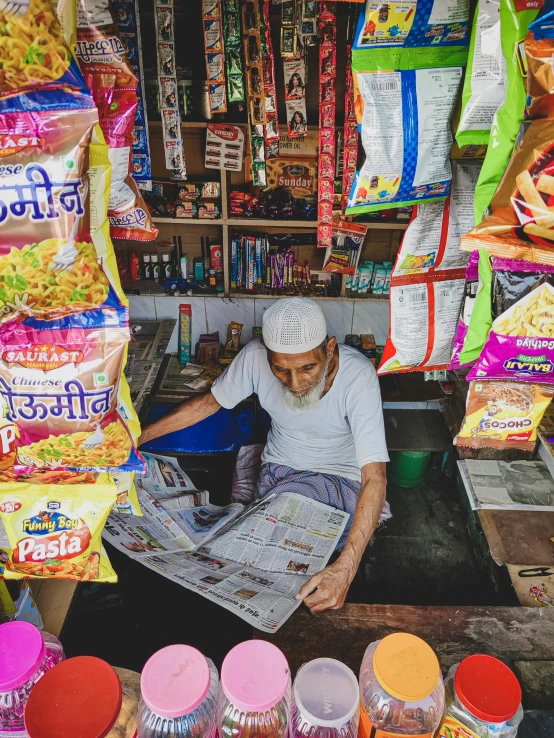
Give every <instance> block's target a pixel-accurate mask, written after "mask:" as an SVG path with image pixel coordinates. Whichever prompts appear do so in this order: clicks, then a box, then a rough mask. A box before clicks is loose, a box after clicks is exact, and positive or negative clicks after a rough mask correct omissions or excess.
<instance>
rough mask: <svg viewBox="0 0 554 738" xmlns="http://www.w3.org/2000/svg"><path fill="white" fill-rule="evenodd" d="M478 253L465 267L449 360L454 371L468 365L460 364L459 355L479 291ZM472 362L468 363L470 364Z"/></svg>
mask: <svg viewBox="0 0 554 738" xmlns="http://www.w3.org/2000/svg"><path fill="white" fill-rule="evenodd" d="M478 267H479V252H478V251H474V252H473V253H472V254H471V256H470V257H469V261H468V263H467V267H466V284H465V291H464V298H463V301H462V308H461V310H460V317H459V318H458V327H457V328H456V335H455V336H454V341H453V343H452V358H451V359H450V364H449V366H448V368H449V369H452V370H456V369H462V368H463V367H465V366H468V364H461V363H460V353H461V351H462V349H463V347H464V342H465V340H466V337H467V331H468V328H469V323H470V321H471V315H472V313H473V307H474V305H475V298H476V297H477V290H478V289H479V269H478ZM471 363H473V362H470V364H471Z"/></svg>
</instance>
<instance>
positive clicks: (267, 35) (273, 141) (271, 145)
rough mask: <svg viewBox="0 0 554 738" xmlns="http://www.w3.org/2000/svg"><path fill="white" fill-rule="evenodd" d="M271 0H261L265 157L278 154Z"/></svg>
mask: <svg viewBox="0 0 554 738" xmlns="http://www.w3.org/2000/svg"><path fill="white" fill-rule="evenodd" d="M270 2H271V0H263V25H264V40H265V49H264V54H263V61H262V64H263V83H264V96H265V113H266V123H265V129H264V139H265V156H266V159H277V158H278V156H279V121H278V119H277V89H276V87H275V53H274V50H273V42H272V40H271V16H270Z"/></svg>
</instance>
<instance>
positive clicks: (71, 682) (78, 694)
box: [25, 656, 138, 738]
mask: <svg viewBox="0 0 554 738" xmlns="http://www.w3.org/2000/svg"><path fill="white" fill-rule="evenodd" d="M137 707H138V695H136V694H135V693H134V692H133V690H131V689H130V688H129V687H127V686H126V685H123V686H122V685H121V683H120V681H119V677H118V676H117V674H116V673H115V671H114V670H113V669H112V667H111V666H110V665H109V664H108V663H106V662H105V661H102V659H97V658H94V657H93V656H76V657H75V658H73V659H67V661H63V662H62V663H61V664H58V665H57V666H55V667H54V668H53V669H50V671H49V672H48V673H47V674H45V675H44V677H43V678H42V679H41V680H40V682H39V683H38V684H37V686H36V687H35V688H34V689H33V691H32V692H31V694H30V696H29V700H28V701H27V707H26V709H25V728H26V730H27V733H28V735H29V738H61V736H68V737H69V736H72V737H73V736H79V738H106V736H109V738H112V736H113V737H114V738H115V736H117V737H118V738H119V737H120V736H124V735H126V734H130V735H134V732H135V730H136V724H135V723H136V710H137Z"/></svg>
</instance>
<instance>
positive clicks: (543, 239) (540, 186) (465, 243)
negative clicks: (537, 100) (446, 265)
mask: <svg viewBox="0 0 554 738" xmlns="http://www.w3.org/2000/svg"><path fill="white" fill-rule="evenodd" d="M460 247H461V248H462V249H463V250H464V251H473V250H474V249H476V248H482V249H486V250H487V251H488V252H489V253H490V254H492V255H493V256H500V257H507V258H511V259H523V260H525V261H532V262H535V263H543V264H550V265H554V137H553V135H552V121H551V120H549V119H540V120H535V121H533V122H532V123H531V125H530V126H529V128H527V130H526V131H525V133H524V134H523V137H522V139H521V142H520V143H519V145H518V146H517V148H516V149H515V151H514V154H513V156H512V158H511V160H510V163H509V164H508V168H507V169H506V172H505V174H504V176H503V178H502V181H501V182H500V185H499V187H498V189H497V191H496V194H495V195H494V197H493V199H492V202H491V214H490V215H486V216H485V217H484V218H483V220H482V221H481V223H479V225H477V226H475V228H474V229H473V230H472V231H470V232H469V233H467V234H466V235H464V236H462V240H461V246H460Z"/></svg>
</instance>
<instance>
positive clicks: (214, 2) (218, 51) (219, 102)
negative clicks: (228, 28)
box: [202, 0, 227, 113]
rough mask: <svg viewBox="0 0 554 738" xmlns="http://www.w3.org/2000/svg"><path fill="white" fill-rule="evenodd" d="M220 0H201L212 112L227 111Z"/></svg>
mask: <svg viewBox="0 0 554 738" xmlns="http://www.w3.org/2000/svg"><path fill="white" fill-rule="evenodd" d="M222 20H223V17H222V12H221V0H202V24H203V26H204V49H205V52H206V76H207V78H208V95H209V99H210V110H211V112H212V113H226V112H227V92H226V88H225V64H224V62H223V60H224V58H225V54H224V43H223V22H222Z"/></svg>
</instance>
